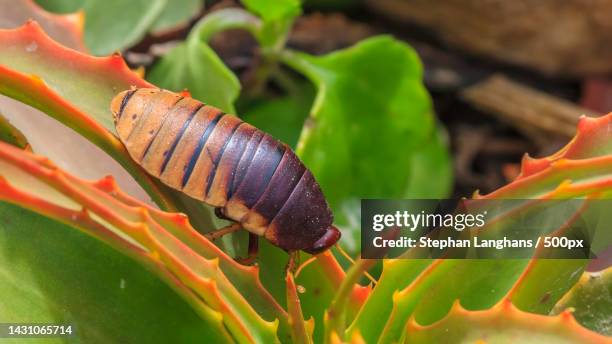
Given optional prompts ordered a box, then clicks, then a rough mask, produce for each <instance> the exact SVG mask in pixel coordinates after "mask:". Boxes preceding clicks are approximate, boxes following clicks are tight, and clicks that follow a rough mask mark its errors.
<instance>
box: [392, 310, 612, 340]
mask: <svg viewBox="0 0 612 344" xmlns="http://www.w3.org/2000/svg"><path fill="white" fill-rule="evenodd" d="M406 334H407V335H406V336H405V338H404V340H403V341H402V342H403V343H411V344H412V343H479V342H488V343H555V344H557V343H568V344H569V343H609V342H610V339H609V338H606V337H604V336H601V335H599V334H597V333H595V332H590V331H589V330H587V329H585V328H583V327H581V326H580V325H579V324H578V323H577V322H576V320H574V318H573V317H572V315H571V314H570V313H563V314H561V315H559V316H556V317H549V316H543V315H536V314H530V313H524V312H521V311H519V310H518V309H516V308H515V307H514V306H513V305H512V303H511V302H510V301H507V300H503V301H502V302H500V303H499V304H497V305H496V306H494V307H492V308H491V309H489V310H486V311H468V310H466V309H464V308H463V307H461V305H460V304H459V303H455V305H454V306H453V308H452V309H451V310H450V312H449V314H448V315H447V316H446V317H445V318H444V319H442V320H440V321H439V322H437V323H435V324H432V325H429V326H421V325H419V324H418V321H416V320H414V319H412V320H411V321H410V322H409V323H408V325H407V327H406Z"/></svg>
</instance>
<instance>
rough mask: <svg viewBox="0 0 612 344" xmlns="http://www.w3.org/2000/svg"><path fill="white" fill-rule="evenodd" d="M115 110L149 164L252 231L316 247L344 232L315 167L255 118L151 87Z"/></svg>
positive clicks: (294, 246) (289, 246) (131, 146)
mask: <svg viewBox="0 0 612 344" xmlns="http://www.w3.org/2000/svg"><path fill="white" fill-rule="evenodd" d="M111 111H112V113H113V117H114V120H115V125H116V129H117V133H118V134H119V138H120V140H121V141H122V142H123V144H124V145H125V147H126V148H127V150H128V152H129V154H130V155H131V157H132V158H133V159H134V160H135V161H136V162H138V163H139V164H140V165H141V166H142V167H143V168H144V169H145V170H146V171H147V172H149V173H150V174H152V175H154V176H156V177H158V178H160V179H161V181H162V182H164V183H165V184H167V185H169V186H171V187H173V188H175V189H178V190H181V191H183V192H185V193H186V194H188V195H189V196H191V197H193V198H195V199H198V200H201V201H203V202H205V203H207V204H210V205H212V206H214V207H216V209H217V210H218V211H219V212H220V213H221V214H222V215H223V216H224V217H226V218H228V219H231V220H234V221H236V222H238V223H239V224H240V226H242V227H243V228H245V229H246V230H248V231H249V232H250V233H252V235H251V236H252V237H253V236H254V235H253V234H255V235H257V236H263V237H265V238H266V239H267V240H268V241H270V242H271V243H272V244H274V245H276V246H278V247H280V248H282V249H284V250H286V251H297V250H303V251H306V252H308V253H313V254H314V253H319V252H322V251H324V250H326V249H328V248H329V247H331V246H332V245H334V244H335V243H336V242H337V241H338V239H339V238H340V231H339V230H338V229H337V228H336V227H334V226H333V225H332V222H333V215H332V213H331V210H330V209H329V206H328V205H327V202H326V200H325V198H324V196H323V193H322V192H321V188H320V187H319V184H317V182H316V181H315V179H314V177H313V175H312V173H311V172H310V171H309V170H308V169H307V168H306V167H305V166H304V164H302V162H301V161H300V160H299V159H298V157H297V156H296V155H295V153H294V152H293V151H292V150H291V149H290V148H289V147H288V146H287V145H285V144H284V143H281V142H279V141H277V140H275V139H274V138H272V137H271V136H270V135H268V134H266V133H264V132H262V131H260V130H258V129H257V128H255V127H253V126H252V125H250V124H248V123H245V122H243V121H241V120H240V119H239V118H237V117H235V116H232V115H228V114H225V113H223V112H222V111H221V110H219V109H217V108H214V107H212V106H209V105H205V104H203V103H201V102H199V101H197V100H194V99H192V98H190V97H183V96H181V95H180V94H177V93H173V92H169V91H165V90H160V89H150V88H140V89H132V90H129V91H124V92H121V93H120V94H118V95H117V96H116V97H115V98H114V99H113V100H112V103H111ZM255 238H257V237H255Z"/></svg>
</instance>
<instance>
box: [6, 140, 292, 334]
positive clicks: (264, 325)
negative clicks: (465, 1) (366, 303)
mask: <svg viewBox="0 0 612 344" xmlns="http://www.w3.org/2000/svg"><path fill="white" fill-rule="evenodd" d="M0 171H1V174H2V177H3V183H4V185H3V186H2V187H1V188H0V189H1V194H0V198H1V199H2V200H5V201H8V202H12V203H15V204H17V205H20V206H22V207H25V208H28V209H31V210H34V211H36V212H39V213H41V214H43V215H45V216H49V217H51V218H55V219H57V220H59V221H64V222H69V223H74V225H75V226H77V227H81V228H83V229H84V230H85V231H86V232H88V233H90V234H92V235H94V236H96V237H98V238H100V239H102V240H103V241H105V242H107V243H109V244H111V245H112V246H114V247H116V248H118V249H119V250H121V251H122V252H124V253H126V254H128V255H130V256H132V257H134V258H137V259H139V260H140V261H141V262H143V263H145V265H147V266H148V267H149V268H152V269H157V270H159V271H156V272H157V273H158V275H160V276H161V277H162V278H164V280H165V281H167V282H168V283H170V284H171V285H172V286H173V287H174V288H175V289H176V290H177V291H179V292H180V293H181V295H182V296H184V298H185V299H186V300H187V301H189V302H190V303H191V304H192V305H193V306H194V308H195V309H196V310H198V311H199V312H203V314H205V315H210V314H212V313H210V312H209V311H208V310H209V309H210V310H213V311H214V312H217V313H219V314H220V315H221V316H222V319H223V324H224V326H226V327H227V328H228V329H229V331H230V332H231V333H232V336H233V337H234V338H236V339H238V340H239V341H246V342H270V341H276V340H277V337H276V330H277V327H278V326H279V323H280V325H281V336H283V335H284V334H283V333H285V334H286V335H288V331H287V330H286V328H287V315H286V313H285V312H284V311H283V310H282V309H281V308H280V306H278V304H276V303H275V301H274V300H273V299H272V297H271V296H270V295H269V294H268V293H267V291H265V290H264V289H263V288H262V286H261V283H260V282H259V281H258V279H257V269H256V268H249V267H243V266H241V265H239V264H238V263H236V262H234V260H233V259H232V258H231V257H228V256H227V255H226V254H224V253H223V252H222V251H220V250H219V249H218V248H217V247H216V246H215V245H213V244H212V243H211V242H209V241H208V240H206V239H205V238H203V237H202V236H200V235H199V234H198V233H197V232H196V231H195V230H194V229H193V228H192V227H191V226H190V225H189V223H188V221H187V220H186V218H185V216H184V215H181V214H169V213H164V212H161V211H159V210H155V209H152V208H151V207H150V206H148V205H146V204H143V203H141V202H139V201H136V200H135V199H132V198H130V197H129V196H127V195H126V194H124V193H123V192H121V191H120V190H118V189H117V188H116V186H115V185H114V182H113V181H112V179H110V177H109V178H108V179H105V180H102V181H98V182H93V183H92V182H86V181H83V180H80V179H78V178H76V177H74V176H71V175H69V174H67V173H65V172H63V171H61V170H59V169H58V168H56V167H55V166H54V165H53V164H52V163H51V162H50V161H48V160H46V159H44V158H41V157H38V156H36V155H32V154H31V153H27V152H23V151H20V150H18V149H17V148H14V147H12V146H9V145H7V144H4V143H0ZM34 195H35V196H34ZM224 271H227V274H226V273H224ZM233 282H235V284H234V283H233ZM247 298H248V300H249V301H252V304H249V302H248V301H247ZM202 302H203V303H202ZM210 316H211V317H212V315H210ZM264 319H267V320H264Z"/></svg>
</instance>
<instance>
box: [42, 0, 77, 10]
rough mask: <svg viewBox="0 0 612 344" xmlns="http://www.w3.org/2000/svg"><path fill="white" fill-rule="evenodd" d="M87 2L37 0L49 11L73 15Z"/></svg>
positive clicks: (75, 0)
mask: <svg viewBox="0 0 612 344" xmlns="http://www.w3.org/2000/svg"><path fill="white" fill-rule="evenodd" d="M85 1H87V0H36V3H38V4H39V5H40V6H42V7H43V8H44V9H46V10H47V11H51V12H55V13H73V12H76V11H78V10H79V9H80V8H82V7H83V4H85Z"/></svg>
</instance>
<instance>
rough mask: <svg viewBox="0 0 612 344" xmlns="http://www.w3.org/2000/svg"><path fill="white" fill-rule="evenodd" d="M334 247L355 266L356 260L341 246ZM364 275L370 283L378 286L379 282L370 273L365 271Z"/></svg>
mask: <svg viewBox="0 0 612 344" xmlns="http://www.w3.org/2000/svg"><path fill="white" fill-rule="evenodd" d="M334 247H335V248H336V249H337V250H338V252H340V254H341V255H342V256H343V257H344V258H346V259H347V260H348V261H349V262H351V264H355V260H354V259H353V257H351V256H350V255H349V254H348V253H346V251H345V250H344V249H343V248H342V247H340V244H335V245H334ZM363 274H364V275H365V276H366V277H367V278H368V279H369V280H370V282H372V283H373V284H374V285H376V283H378V281H377V280H376V279H375V278H374V277H373V276H372V275H370V273H369V272H367V271H364V272H363Z"/></svg>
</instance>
